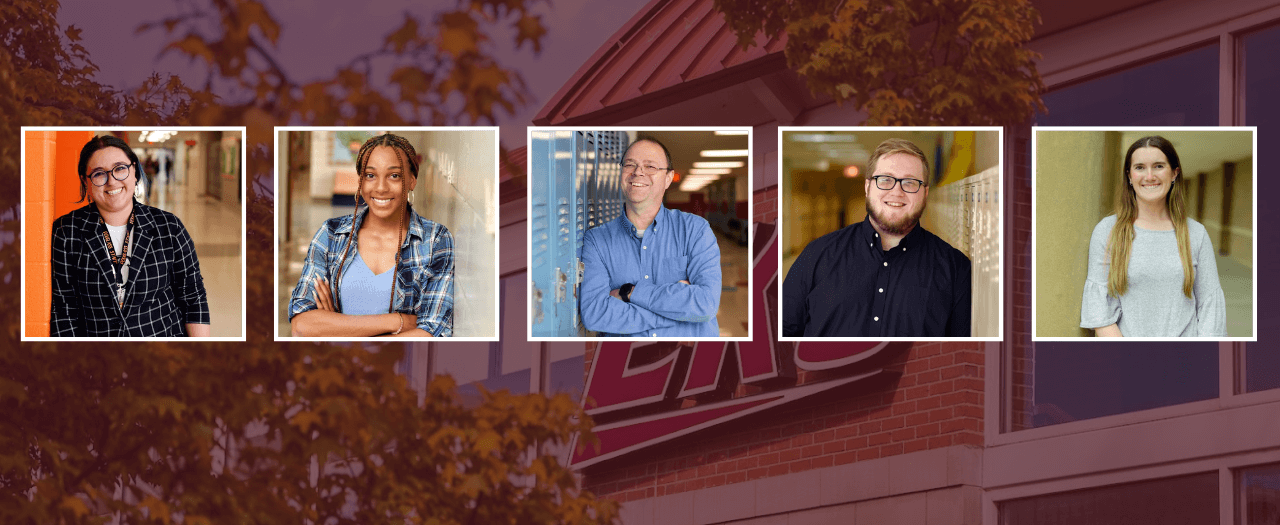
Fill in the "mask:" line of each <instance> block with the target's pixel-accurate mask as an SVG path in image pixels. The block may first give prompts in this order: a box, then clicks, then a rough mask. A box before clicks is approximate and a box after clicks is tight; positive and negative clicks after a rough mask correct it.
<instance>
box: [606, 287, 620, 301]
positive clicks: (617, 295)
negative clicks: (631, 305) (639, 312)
mask: <svg viewBox="0 0 1280 525" xmlns="http://www.w3.org/2000/svg"><path fill="white" fill-rule="evenodd" d="M618 290H621V288H618V289H614V290H610V291H609V295H612V296H613V298H614V299H617V300H619V301H621V300H622V294H621V293H619V292H618Z"/></svg>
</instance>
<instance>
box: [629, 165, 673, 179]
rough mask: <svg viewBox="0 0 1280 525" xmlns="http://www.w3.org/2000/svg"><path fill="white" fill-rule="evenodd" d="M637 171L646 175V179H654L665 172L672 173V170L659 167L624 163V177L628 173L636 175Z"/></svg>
mask: <svg viewBox="0 0 1280 525" xmlns="http://www.w3.org/2000/svg"><path fill="white" fill-rule="evenodd" d="M636 170H640V173H642V174H644V175H645V176H646V177H652V176H654V175H657V174H659V173H662V172H665V171H671V168H659V167H657V166H649V165H645V166H641V165H639V164H636V163H634V162H623V163H622V173H623V174H624V175H625V174H627V173H635V172H636Z"/></svg>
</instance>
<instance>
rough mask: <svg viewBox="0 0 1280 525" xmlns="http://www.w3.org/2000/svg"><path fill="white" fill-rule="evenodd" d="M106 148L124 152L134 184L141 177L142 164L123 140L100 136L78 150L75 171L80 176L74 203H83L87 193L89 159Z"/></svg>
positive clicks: (110, 136)
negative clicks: (131, 165)
mask: <svg viewBox="0 0 1280 525" xmlns="http://www.w3.org/2000/svg"><path fill="white" fill-rule="evenodd" d="M106 148H116V149H119V150H120V151H123V152H124V156H125V157H128V158H129V162H130V163H132V164H133V169H134V171H133V182H134V183H135V184H136V183H137V182H138V178H139V177H141V176H142V163H141V162H138V154H136V153H134V152H133V148H130V147H129V143H127V142H125V141H124V139H121V138H120V137H117V136H115V135H100V136H97V137H94V138H91V139H89V142H86V143H85V144H84V147H83V148H80V163H79V164H77V165H76V171H77V172H78V173H79V174H80V200H78V201H76V202H84V199H85V196H86V195H88V193H89V186H88V183H89V174H88V173H87V170H88V169H89V157H92V156H93V154H94V153H97V152H98V151H99V150H102V149H106Z"/></svg>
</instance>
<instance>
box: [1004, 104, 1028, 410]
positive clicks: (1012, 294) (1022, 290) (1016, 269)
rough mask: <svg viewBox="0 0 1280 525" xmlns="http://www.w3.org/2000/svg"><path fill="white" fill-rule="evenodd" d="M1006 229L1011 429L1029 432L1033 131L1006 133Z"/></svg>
mask: <svg viewBox="0 0 1280 525" xmlns="http://www.w3.org/2000/svg"><path fill="white" fill-rule="evenodd" d="M1005 141H1006V143H1005V166H1007V169H1006V170H1005V179H1006V185H1005V188H1006V194H1007V195H1009V199H1008V202H1007V203H1006V207H1005V217H1006V219H1005V222H1004V223H1005V227H1006V228H1007V229H1008V230H1009V232H1010V233H1009V234H1008V235H1006V236H1005V238H1006V239H1009V240H1010V242H1009V244H1010V245H1011V248H1012V250H1011V251H1006V252H1005V253H1006V254H1009V255H1010V256H1009V257H1006V260H1009V261H1011V262H1012V264H1011V265H1009V268H1007V269H1006V271H1007V272H1008V275H1006V276H1005V279H1006V281H1005V282H1007V283H1010V286H1009V288H1011V290H1006V293H1005V305H1006V306H1005V308H1006V311H1005V319H1007V320H1008V322H1007V323H1006V326H1005V341H1006V344H1005V348H1006V349H1007V350H1010V354H1009V355H1010V356H1011V361H1012V362H1011V370H1010V372H1011V382H1012V385H1010V391H1011V392H1010V393H1011V395H1012V399H1011V404H1012V407H1011V408H1012V409H1011V410H1010V416H1011V418H1010V419H1011V421H1010V425H1011V428H1010V429H1008V430H1022V429H1025V428H1030V427H1031V417H1032V413H1031V411H1032V408H1033V404H1034V402H1035V383H1034V380H1033V374H1034V372H1035V346H1034V345H1032V344H1031V128H1030V127H1027V126H1016V127H1006V128H1005Z"/></svg>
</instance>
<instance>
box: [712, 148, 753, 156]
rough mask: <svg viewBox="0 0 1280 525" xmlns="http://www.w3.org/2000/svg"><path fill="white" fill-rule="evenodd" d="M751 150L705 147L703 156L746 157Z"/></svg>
mask: <svg viewBox="0 0 1280 525" xmlns="http://www.w3.org/2000/svg"><path fill="white" fill-rule="evenodd" d="M750 153H751V152H750V151H747V150H745V149H704V150H702V156H703V157H745V156H747V155H749V154H750Z"/></svg>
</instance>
